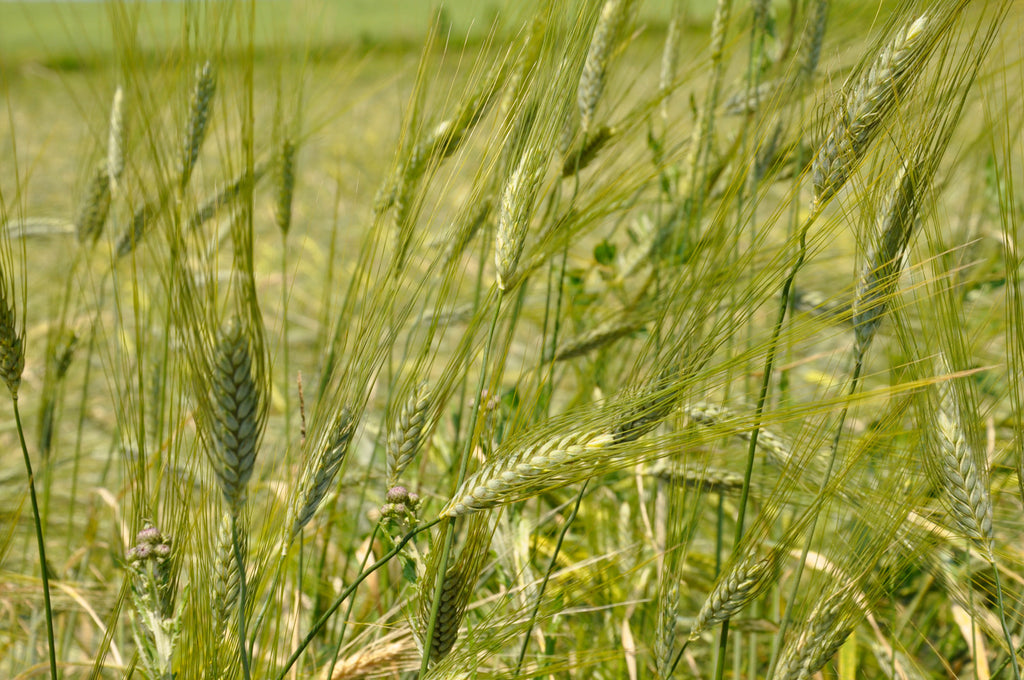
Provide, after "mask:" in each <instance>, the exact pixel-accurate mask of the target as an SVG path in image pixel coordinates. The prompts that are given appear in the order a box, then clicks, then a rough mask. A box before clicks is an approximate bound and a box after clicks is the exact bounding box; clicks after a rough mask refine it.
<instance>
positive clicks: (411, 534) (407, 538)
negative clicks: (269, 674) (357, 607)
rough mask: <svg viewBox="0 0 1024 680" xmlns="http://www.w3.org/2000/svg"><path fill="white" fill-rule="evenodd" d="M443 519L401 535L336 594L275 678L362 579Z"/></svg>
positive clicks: (292, 662) (285, 672) (280, 677)
mask: <svg viewBox="0 0 1024 680" xmlns="http://www.w3.org/2000/svg"><path fill="white" fill-rule="evenodd" d="M443 519H444V518H443V517H438V518H436V519H434V520H432V521H430V522H427V523H426V524H424V525H423V526H421V527H417V528H415V529H413V530H412V531H410V532H409V533H407V534H406V535H405V536H403V537H402V538H401V539H400V540H399V541H398V542H397V543H395V546H394V547H393V548H391V550H389V551H388V552H386V553H384V555H382V556H381V558H380V559H379V560H377V561H376V562H374V563H373V565H372V566H370V568H369V569H366V570H364V571H363V572H361V573H360V574H359V576H357V577H356V580H354V581H353V582H352V583H351V584H350V585H349V587H348V588H346V589H345V590H343V591H342V592H341V594H340V595H338V597H337V599H335V601H334V603H333V604H331V606H330V607H328V608H327V611H325V612H324V613H323V615H322V616H321V617H320V618H319V619H317V620H316V623H314V624H313V625H312V627H311V628H310V629H309V632H308V633H307V634H306V637H304V638H303V639H302V642H300V643H299V646H298V647H297V648H296V649H295V651H294V652H292V655H291V656H289V657H288V660H287V661H285V663H284V667H283V668H282V669H281V671H280V672H279V673H278V675H277V680H284V678H285V676H286V675H288V671H289V670H290V669H291V667H292V666H294V665H295V662H296V661H298V660H299V657H300V656H301V655H302V652H303V651H305V649H306V647H308V646H309V643H311V642H312V641H313V639H314V638H315V637H316V636H317V635H318V634H319V633H320V631H321V630H322V629H323V627H324V626H325V625H326V624H327V622H328V621H329V620H330V618H331V617H332V616H334V612H336V611H338V607H340V606H341V605H342V603H343V602H344V601H345V600H347V599H348V597H349V596H350V595H351V594H352V593H354V592H355V590H356V588H358V587H359V584H361V583H362V582H363V581H365V580H366V579H367V578H369V576H370V574H372V573H374V572H375V571H377V570H378V569H380V568H381V567H383V566H384V565H385V564H387V563H388V562H390V561H391V560H392V559H394V557H395V555H397V554H398V553H399V552H401V550H402V548H404V547H405V545H406V544H407V543H408V542H409V541H411V540H412V539H413V538H415V537H416V535H417V534H420V533H422V532H424V531H426V530H427V529H432V528H433V527H434V526H436V525H437V524H438V523H440V522H441V521H442V520H443Z"/></svg>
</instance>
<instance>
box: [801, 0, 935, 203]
mask: <svg viewBox="0 0 1024 680" xmlns="http://www.w3.org/2000/svg"><path fill="white" fill-rule="evenodd" d="M935 26H937V22H935V21H932V20H930V18H929V17H928V16H927V15H922V16H921V17H919V18H918V19H917V20H915V21H913V22H911V23H910V24H908V25H906V26H904V27H903V28H902V29H900V30H899V31H898V32H897V34H896V36H895V37H894V38H893V39H892V41H890V42H889V44H888V45H886V46H885V48H884V49H883V50H882V52H881V53H880V54H879V55H878V57H877V59H875V62H874V63H873V64H872V65H871V67H870V68H869V69H868V71H867V73H865V74H864V75H863V76H861V78H860V79H859V80H858V81H857V82H856V83H855V84H854V85H853V87H852V89H851V90H850V92H849V94H848V95H847V96H846V98H845V101H844V102H843V103H842V104H841V105H840V108H839V112H838V114H837V116H836V119H835V121H834V123H833V124H832V129H831V131H830V132H829V134H828V137H827V138H826V139H825V141H824V143H822V145H821V147H819V149H818V152H817V154H816V155H815V157H814V161H813V163H812V167H811V178H812V182H813V184H814V194H813V198H812V201H811V212H812V213H813V212H817V211H818V210H819V209H820V206H821V205H822V204H823V203H824V202H825V201H827V200H828V199H829V198H831V197H832V196H833V195H835V193H836V192H837V191H839V189H840V188H842V186H843V184H845V183H846V178H847V177H849V175H850V173H851V172H852V170H853V167H854V166H855V165H856V164H857V162H858V161H859V160H860V159H861V158H862V157H863V155H864V153H865V151H866V150H867V148H868V146H869V145H870V143H871V142H872V140H873V139H874V138H875V135H876V132H877V131H878V129H879V126H880V125H881V123H882V121H883V120H884V119H885V117H886V116H887V115H888V114H889V112H890V111H892V109H893V108H895V107H896V105H897V104H898V103H899V101H900V99H901V98H902V97H903V94H904V93H905V92H906V91H907V90H908V89H909V88H910V85H911V84H912V83H913V81H914V79H915V78H916V77H917V75H918V74H919V73H920V72H921V71H922V65H923V62H924V60H925V58H926V57H927V56H928V53H929V51H930V49H929V48H930V47H931V46H932V45H934V42H935V41H934V35H933V33H934V31H933V28H934V27H935Z"/></svg>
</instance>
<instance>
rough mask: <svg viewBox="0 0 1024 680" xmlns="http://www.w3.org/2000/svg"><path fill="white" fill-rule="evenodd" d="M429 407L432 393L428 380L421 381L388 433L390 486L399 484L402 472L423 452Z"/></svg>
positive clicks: (388, 484)
mask: <svg viewBox="0 0 1024 680" xmlns="http://www.w3.org/2000/svg"><path fill="white" fill-rule="evenodd" d="M429 407H430V393H429V391H428V390H427V384H426V382H421V383H420V384H419V385H417V386H416V388H415V389H414V390H413V391H412V393H411V394H410V395H409V398H408V399H407V400H406V402H405V404H404V405H403V406H402V408H401V410H400V411H399V413H398V418H397V419H396V422H394V423H393V424H392V426H391V432H390V434H389V436H388V483H387V486H388V488H389V489H390V488H391V487H393V486H395V485H396V484H398V480H399V478H401V476H402V473H403V472H405V469H406V468H407V467H408V466H409V463H411V462H412V459H413V458H414V457H415V456H416V453H417V452H418V451H419V448H420V445H421V444H422V442H423V434H424V428H425V426H426V421H427V414H428V409H429Z"/></svg>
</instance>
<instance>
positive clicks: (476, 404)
mask: <svg viewBox="0 0 1024 680" xmlns="http://www.w3.org/2000/svg"><path fill="white" fill-rule="evenodd" d="M504 297H505V292H504V291H501V290H499V291H498V300H497V301H496V302H495V303H494V318H492V319H491V329H490V330H489V331H488V333H487V344H486V345H484V356H483V360H482V361H481V363H480V380H479V384H478V386H477V390H476V394H475V395H474V399H473V413H472V415H471V416H470V418H469V423H468V426H469V429H468V430H467V431H466V433H467V436H466V443H465V445H464V446H463V449H462V454H461V456H460V460H459V474H458V477H457V478H456V481H455V488H456V489H457V488H459V487H460V486H461V485H462V482H463V481H465V479H466V469H467V467H468V466H469V455H470V452H471V451H472V448H473V440H474V439H476V425H477V419H478V418H479V417H480V402H481V401H483V396H482V395H483V390H484V385H486V384H487V383H486V381H487V363H488V361H489V360H490V355H491V345H492V344H493V343H494V329H495V328H496V327H497V325H498V318H499V316H500V314H501V302H502V300H503V299H504ZM445 520H446V521H445V523H444V529H443V530H442V534H441V536H442V538H441V540H442V541H443V543H442V548H441V561H440V562H438V564H439V565H440V566H439V567H438V569H437V578H436V581H435V583H434V593H433V599H432V602H431V605H430V619H429V620H428V621H427V631H426V633H425V634H424V636H423V659H422V661H421V662H420V677H421V678H424V677H426V675H427V668H428V666H429V665H430V647H431V645H433V643H434V631H435V629H436V628H437V618H438V613H439V612H440V610H441V594H442V592H443V591H444V577H445V574H446V573H447V571H448V561H449V560H450V559H451V555H452V546H453V545H454V544H455V520H454V519H453V518H451V517H448V518H445Z"/></svg>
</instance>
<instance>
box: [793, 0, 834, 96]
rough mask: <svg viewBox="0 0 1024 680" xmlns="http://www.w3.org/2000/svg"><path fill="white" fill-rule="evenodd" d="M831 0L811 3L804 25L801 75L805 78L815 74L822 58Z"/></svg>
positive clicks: (819, 0) (817, 0) (816, 0)
mask: <svg viewBox="0 0 1024 680" xmlns="http://www.w3.org/2000/svg"><path fill="white" fill-rule="evenodd" d="M831 4H832V3H831V2H830V0H814V1H813V2H812V3H811V8H810V12H809V14H808V17H807V22H806V24H805V25H804V34H803V45H804V49H803V52H802V55H801V56H802V59H801V62H800V75H801V76H802V77H803V78H805V79H810V78H812V77H813V76H814V72H815V70H817V68H818V61H819V60H820V59H821V45H822V43H823V42H824V40H825V27H826V25H827V24H828V11H829V8H830V5H831Z"/></svg>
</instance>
